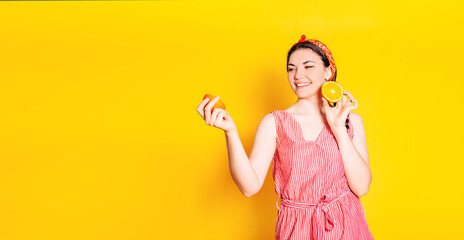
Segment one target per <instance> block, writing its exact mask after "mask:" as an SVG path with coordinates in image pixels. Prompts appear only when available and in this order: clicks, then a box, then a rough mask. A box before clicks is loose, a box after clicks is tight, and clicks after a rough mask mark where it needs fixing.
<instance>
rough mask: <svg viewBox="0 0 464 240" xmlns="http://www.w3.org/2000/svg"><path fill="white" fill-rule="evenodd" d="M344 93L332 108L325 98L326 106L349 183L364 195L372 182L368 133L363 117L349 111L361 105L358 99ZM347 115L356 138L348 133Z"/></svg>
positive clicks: (356, 191) (358, 193) (355, 191)
mask: <svg viewBox="0 0 464 240" xmlns="http://www.w3.org/2000/svg"><path fill="white" fill-rule="evenodd" d="M344 95H345V96H343V98H342V100H341V101H340V102H338V103H337V105H336V106H335V107H330V106H329V104H328V101H327V100H326V99H324V98H322V101H323V107H324V112H325V115H326V117H327V121H328V122H329V125H330V127H331V129H332V132H333V134H334V136H335V139H336V140H337V144H338V147H339V149H340V153H341V155H342V161H343V166H344V169H345V176H346V179H347V180H348V185H349V186H350V188H351V190H352V191H353V192H354V193H355V194H356V195H358V196H364V195H366V194H367V192H368V191H369V186H370V184H371V181H372V176H371V169H370V165H369V158H368V154H367V146H366V134H365V132H364V125H363V122H362V119H361V116H359V114H356V113H353V112H351V113H350V111H352V110H354V109H356V108H357V107H358V101H357V100H355V99H354V98H353V96H352V95H351V93H349V92H347V91H345V92H344ZM352 103H354V105H353V104H352ZM348 114H350V116H351V123H352V126H353V131H354V137H353V141H352V140H351V139H350V137H349V136H348V133H347V131H346V128H345V120H346V118H347V117H348Z"/></svg>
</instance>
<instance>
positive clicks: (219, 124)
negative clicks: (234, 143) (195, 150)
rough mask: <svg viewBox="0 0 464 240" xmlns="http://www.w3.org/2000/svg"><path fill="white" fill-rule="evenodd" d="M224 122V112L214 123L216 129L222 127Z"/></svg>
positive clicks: (220, 113)
mask: <svg viewBox="0 0 464 240" xmlns="http://www.w3.org/2000/svg"><path fill="white" fill-rule="evenodd" d="M223 122H224V112H219V114H218V115H217V118H216V120H215V122H214V126H215V127H222V124H223Z"/></svg>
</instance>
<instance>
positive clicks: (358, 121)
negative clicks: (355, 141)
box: [350, 112, 363, 125]
mask: <svg viewBox="0 0 464 240" xmlns="http://www.w3.org/2000/svg"><path fill="white" fill-rule="evenodd" d="M350 121H351V122H352V123H354V124H358V125H359V124H362V122H363V120H362V118H361V115H359V114H357V113H355V112H350Z"/></svg>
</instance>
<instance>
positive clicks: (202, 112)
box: [197, 98, 209, 120]
mask: <svg viewBox="0 0 464 240" xmlns="http://www.w3.org/2000/svg"><path fill="white" fill-rule="evenodd" d="M208 101H209V98H205V99H203V101H201V103H200V105H198V107H197V112H198V114H200V116H201V117H202V118H203V120H204V119H205V114H204V111H203V108H204V107H205V105H206V103H207V102H208Z"/></svg>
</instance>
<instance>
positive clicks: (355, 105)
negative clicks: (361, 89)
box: [351, 100, 358, 110]
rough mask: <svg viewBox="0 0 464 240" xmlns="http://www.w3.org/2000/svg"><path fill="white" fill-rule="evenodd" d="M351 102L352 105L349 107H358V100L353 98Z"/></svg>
mask: <svg viewBox="0 0 464 240" xmlns="http://www.w3.org/2000/svg"><path fill="white" fill-rule="evenodd" d="M353 103H354V105H352V106H351V107H353V108H352V110H354V109H356V108H358V100H354V101H353Z"/></svg>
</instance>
